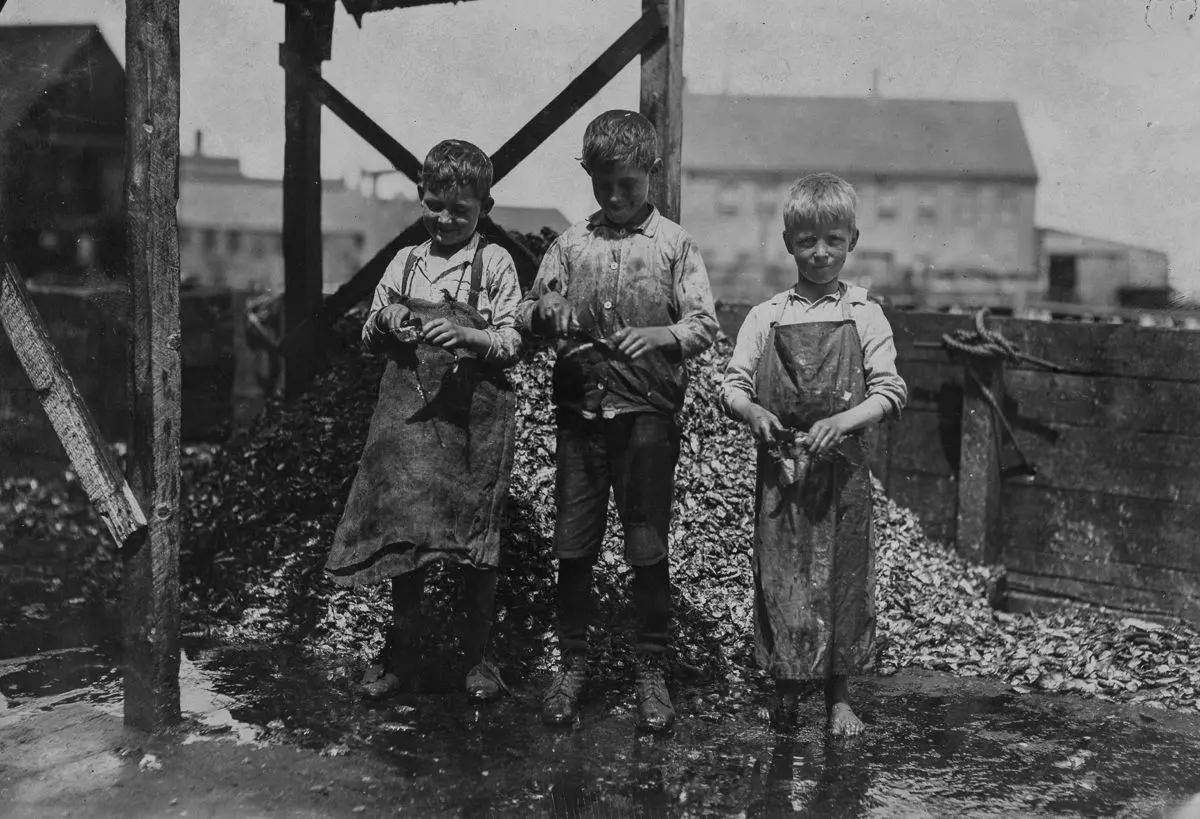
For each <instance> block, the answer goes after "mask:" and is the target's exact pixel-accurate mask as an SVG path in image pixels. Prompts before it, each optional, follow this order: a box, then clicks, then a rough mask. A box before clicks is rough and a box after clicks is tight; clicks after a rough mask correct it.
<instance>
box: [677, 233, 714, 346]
mask: <svg viewBox="0 0 1200 819" xmlns="http://www.w3.org/2000/svg"><path fill="white" fill-rule="evenodd" d="M681 251H682V252H681V253H680V254H679V256H678V260H677V261H676V262H675V267H676V269H675V271H674V274H675V275H674V280H675V304H676V306H677V308H678V311H679V312H678V315H679V319H678V321H676V322H675V323H674V324H672V325H670V326H669V327H668V329H669V330H670V331H671V334H672V335H674V336H675V339H676V341H678V342H679V351H680V354H681V355H682V356H683V357H684V358H690V357H691V356H694V355H698V354H699V353H702V352H704V351H705V350H707V349H708V348H709V347H711V346H712V345H713V342H715V341H716V340H717V332H718V331H719V329H720V325H719V324H718V323H717V311H716V307H715V306H714V305H713V297H712V287H711V286H710V285H709V282H708V270H706V269H705V267H704V260H703V259H702V258H701V257H700V249H699V248H698V247H696V245H695V243H694V242H693V241H692V240H691V238H690V237H689V238H687V239H685V240H684V242H683V247H682V248H681Z"/></svg>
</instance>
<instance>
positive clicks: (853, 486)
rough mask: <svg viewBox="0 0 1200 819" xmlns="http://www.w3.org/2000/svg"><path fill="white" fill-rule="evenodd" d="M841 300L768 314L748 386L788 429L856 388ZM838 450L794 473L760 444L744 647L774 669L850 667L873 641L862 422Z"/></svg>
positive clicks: (862, 390) (854, 353) (858, 380)
mask: <svg viewBox="0 0 1200 819" xmlns="http://www.w3.org/2000/svg"><path fill="white" fill-rule="evenodd" d="M841 302H842V320H841V321H821V322H813V323H808V324H789V325H785V326H779V324H778V322H775V323H773V324H772V325H771V330H770V332H769V334H768V336H767V343H766V345H765V348H764V350H763V354H762V357H761V358H760V360H759V363H758V370H757V372H756V375H755V389H756V391H757V394H758V403H760V404H761V405H762V406H763V407H765V408H766V409H768V410H770V411H771V412H773V413H774V414H775V415H777V416H778V417H779V420H780V421H781V422H782V423H783V426H784V427H785V428H787V429H789V430H796V431H801V432H807V431H808V429H809V428H810V427H811V426H812V424H813V423H814V422H816V421H819V420H820V419H822V418H828V417H829V416H831V415H834V414H836V413H838V412H842V411H843V410H846V409H849V408H850V407H853V406H856V405H857V404H860V403H862V400H863V398H864V397H865V396H866V385H865V382H864V375H863V355H862V342H861V339H860V338H859V335H858V329H857V328H856V327H855V325H854V320H853V318H852V316H851V313H850V302H849V300H848V299H847V297H846V295H845V294H843V295H842V300H841ZM785 306H786V302H785ZM780 316H782V310H781V312H780ZM840 452H841V454H839V455H834V456H832V457H830V458H827V459H823V460H814V461H813V462H812V464H811V466H810V468H809V470H808V473H807V475H806V476H805V477H804V478H803V479H802V480H801V481H799V482H795V483H793V482H791V481H789V480H788V478H787V476H785V474H784V468H783V466H782V465H781V463H780V461H778V460H776V459H775V458H774V457H772V455H771V453H769V452H768V450H767V449H766V447H764V446H762V445H760V446H759V450H758V485H757V489H756V493H755V528H754V582H755V607H754V615H755V616H754V636H755V654H756V658H757V660H758V663H759V665H760V666H761V667H762V668H763V669H765V670H766V671H768V672H769V673H770V674H771V675H772V676H773V677H775V678H776V679H784V680H808V679H824V678H826V677H828V676H829V675H831V674H851V673H854V672H856V671H858V670H860V669H861V668H862V666H863V664H864V662H865V661H866V660H867V658H868V656H869V652H870V650H871V647H872V643H873V641H874V636H875V594H874V589H875V552H874V548H873V543H872V527H871V483H870V476H869V473H868V469H867V465H866V457H865V456H866V447H865V445H864V442H863V436H862V434H861V433H854V434H851V435H847V436H846V437H845V438H844V439H843V441H842V442H841V444H840Z"/></svg>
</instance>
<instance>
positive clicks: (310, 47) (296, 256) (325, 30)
mask: <svg viewBox="0 0 1200 819" xmlns="http://www.w3.org/2000/svg"><path fill="white" fill-rule="evenodd" d="M332 21H333V0H319V2H311V0H310V2H300V1H299V0H290V2H287V3H286V14H285V32H284V42H283V45H282V46H280V55H279V56H280V60H279V61H280V64H281V65H293V66H295V69H296V70H292V71H287V72H286V73H285V75H284V129H285V135H284V144H283V285H284V295H283V327H284V333H285V334H291V332H292V330H293V329H299V328H302V327H303V328H304V329H303V330H301V331H300V332H299V333H298V334H297V338H295V339H294V341H293V344H292V346H291V347H289V349H288V352H287V353H286V355H285V357H284V371H283V380H284V392H285V394H286V395H287V397H289V398H294V397H296V396H297V395H300V394H301V393H303V392H304V390H305V389H307V388H308V385H309V384H310V383H311V382H312V378H313V375H314V374H315V372H316V370H317V362H316V360H315V359H316V357H317V353H318V345H317V334H316V332H315V330H316V328H317V326H318V325H317V324H316V323H314V322H311V321H309V320H310V319H311V318H312V317H313V316H315V315H316V314H317V311H318V310H320V309H321V285H322V281H323V278H324V271H323V269H322V255H321V254H322V240H321V103H320V101H318V100H317V99H316V98H315V97H314V96H313V95H312V94H311V93H309V90H308V86H309V83H310V82H311V81H313V80H315V79H319V78H320V76H321V63H322V61H324V60H327V59H329V49H330V38H331V37H332V30H333V22H332ZM305 72H307V79H306V77H305V74H304V73H305Z"/></svg>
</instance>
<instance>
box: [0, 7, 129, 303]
mask: <svg viewBox="0 0 1200 819" xmlns="http://www.w3.org/2000/svg"><path fill="white" fill-rule="evenodd" d="M124 136H125V74H124V71H123V69H122V68H121V64H120V63H119V62H118V61H117V58H116V56H115V55H114V54H113V52H112V50H111V49H109V47H108V45H107V43H105V41H104V38H103V36H101V34H100V30H99V29H98V28H96V27H95V26H90V25H77V26H26V25H21V26H0V234H2V235H3V236H4V241H5V242H6V245H7V249H8V252H9V254H10V255H11V257H12V258H13V259H14V260H15V261H16V262H17V264H18V266H19V267H20V268H21V270H22V272H23V273H24V274H25V275H26V276H27V277H29V278H34V279H39V280H51V279H52V280H56V281H62V282H66V283H75V282H82V281H84V280H89V279H92V278H95V277H99V278H104V277H112V276H118V275H120V274H121V271H122V269H123V267H124V240H125V237H124V227H123V224H124V222H123V216H122V210H123V192H124V167H125V149H124Z"/></svg>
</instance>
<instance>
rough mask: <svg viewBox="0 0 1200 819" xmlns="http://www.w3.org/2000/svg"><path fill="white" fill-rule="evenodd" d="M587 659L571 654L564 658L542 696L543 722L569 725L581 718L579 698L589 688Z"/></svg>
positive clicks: (580, 655) (581, 655)
mask: <svg viewBox="0 0 1200 819" xmlns="http://www.w3.org/2000/svg"><path fill="white" fill-rule="evenodd" d="M587 678H588V667H587V657H586V656H584V655H583V654H578V653H570V654H567V655H565V656H564V657H563V658H562V662H561V664H560V665H559V667H558V671H556V672H555V673H554V678H553V679H551V680H550V685H549V686H548V687H547V688H546V693H545V694H544V695H543V696H542V722H544V723H546V724H547V725H569V724H570V723H572V722H574V721H575V718H576V717H578V716H579V698H580V696H582V695H583V690H584V688H585V687H586V686H587Z"/></svg>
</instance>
